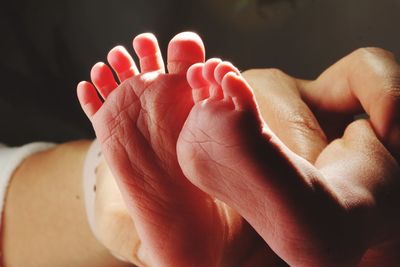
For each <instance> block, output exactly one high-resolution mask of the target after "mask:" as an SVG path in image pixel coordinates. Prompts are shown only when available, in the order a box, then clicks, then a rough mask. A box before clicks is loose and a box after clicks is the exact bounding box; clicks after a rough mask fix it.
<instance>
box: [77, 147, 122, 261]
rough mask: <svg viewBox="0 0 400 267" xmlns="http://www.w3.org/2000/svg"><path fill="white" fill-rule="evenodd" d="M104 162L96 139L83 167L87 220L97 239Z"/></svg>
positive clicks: (118, 256) (115, 255)
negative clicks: (98, 195)
mask: <svg viewBox="0 0 400 267" xmlns="http://www.w3.org/2000/svg"><path fill="white" fill-rule="evenodd" d="M102 160H103V156H102V152H101V146H100V144H99V142H98V141H97V139H95V140H94V141H93V143H92V145H91V146H90V148H89V150H88V152H87V154H86V159H85V164H84V167H83V193H84V196H85V197H84V198H85V207H86V215H87V220H88V223H89V226H90V229H91V230H92V233H93V235H94V236H95V237H96V238H98V237H97V230H96V220H95V210H94V208H95V202H96V180H97V166H99V164H100V163H101V161H102ZM111 254H112V255H113V256H114V257H116V258H117V259H119V260H121V261H127V260H126V259H125V258H124V257H122V256H120V255H117V254H115V253H113V252H111Z"/></svg>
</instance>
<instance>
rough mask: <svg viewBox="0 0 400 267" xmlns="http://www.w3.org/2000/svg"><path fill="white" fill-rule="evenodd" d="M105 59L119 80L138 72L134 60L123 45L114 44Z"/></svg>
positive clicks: (121, 80)
mask: <svg viewBox="0 0 400 267" xmlns="http://www.w3.org/2000/svg"><path fill="white" fill-rule="evenodd" d="M107 60H108V63H110V65H111V67H112V68H113V69H114V71H115V73H116V74H117V76H118V79H119V81H120V82H123V81H125V80H126V79H128V78H130V77H132V76H134V75H137V74H139V70H138V69H137V67H136V64H135V61H134V60H133V59H132V57H131V55H130V54H129V53H128V51H126V49H125V47H123V46H116V47H114V48H113V49H111V50H110V52H109V53H108V55H107Z"/></svg>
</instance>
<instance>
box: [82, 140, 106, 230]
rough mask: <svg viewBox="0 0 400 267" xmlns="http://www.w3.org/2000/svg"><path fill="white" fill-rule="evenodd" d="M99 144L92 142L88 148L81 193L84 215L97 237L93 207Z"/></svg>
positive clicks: (99, 150) (100, 158) (98, 162)
mask: <svg viewBox="0 0 400 267" xmlns="http://www.w3.org/2000/svg"><path fill="white" fill-rule="evenodd" d="M102 158H103V157H102V155H101V147H100V144H99V143H98V142H97V141H96V140H94V141H93V143H92V145H91V146H90V148H89V150H88V152H87V154H86V159H85V165H84V167H83V192H84V195H85V206H86V214H87V219H88V222H89V226H90V228H91V229H92V232H93V234H94V235H95V236H96V237H97V235H96V234H97V233H96V225H95V214H94V205H95V200H96V169H97V166H98V165H99V164H100V162H101V160H102Z"/></svg>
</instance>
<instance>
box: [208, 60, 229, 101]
mask: <svg viewBox="0 0 400 267" xmlns="http://www.w3.org/2000/svg"><path fill="white" fill-rule="evenodd" d="M221 62H222V61H221V59H219V58H211V59H209V60H207V62H206V63H205V66H204V69H203V76H204V78H205V79H206V80H207V81H208V82H209V83H210V98H211V99H213V100H221V99H223V98H224V94H223V91H222V89H221V86H220V84H219V83H218V82H217V81H216V80H215V75H214V72H215V69H216V68H217V67H218V65H219V64H220V63H221Z"/></svg>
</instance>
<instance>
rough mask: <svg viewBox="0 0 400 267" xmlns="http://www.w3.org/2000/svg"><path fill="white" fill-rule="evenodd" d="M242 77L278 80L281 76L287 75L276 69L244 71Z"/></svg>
mask: <svg viewBox="0 0 400 267" xmlns="http://www.w3.org/2000/svg"><path fill="white" fill-rule="evenodd" d="M242 75H243V76H244V77H246V76H247V77H254V76H263V77H265V78H279V77H282V76H287V74H286V73H284V72H283V71H282V70H280V69H276V68H266V69H250V70H246V71H244V72H243V73H242Z"/></svg>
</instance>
